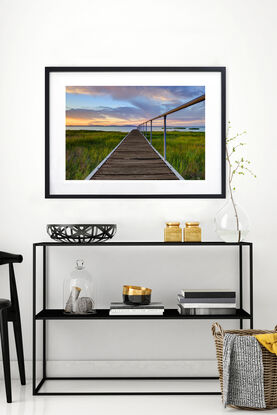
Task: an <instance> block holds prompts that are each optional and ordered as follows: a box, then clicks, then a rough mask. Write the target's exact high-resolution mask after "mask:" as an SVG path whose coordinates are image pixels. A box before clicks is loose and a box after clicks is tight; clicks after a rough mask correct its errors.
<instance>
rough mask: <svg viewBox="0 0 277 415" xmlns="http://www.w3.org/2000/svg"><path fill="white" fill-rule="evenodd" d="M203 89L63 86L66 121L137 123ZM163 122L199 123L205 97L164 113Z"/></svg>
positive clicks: (201, 123) (74, 123) (81, 123)
mask: <svg viewBox="0 0 277 415" xmlns="http://www.w3.org/2000/svg"><path fill="white" fill-rule="evenodd" d="M204 93H205V87H204V86H67V87H66V125H67V126H110V125H119V126H123V125H138V124H140V123H142V122H143V121H147V120H148V119H150V118H153V117H155V116H157V115H160V114H162V113H164V112H166V111H168V110H170V109H172V108H175V107H178V106H179V105H182V104H184V103H186V102H187V101H190V100H192V99H194V98H197V97H199V96H200V95H203V94H204ZM160 123H161V121H160V122H159V121H155V122H154V121H153V126H154V125H159V124H160ZM167 123H168V125H177V126H199V127H200V126H201V127H203V126H204V125H205V101H202V102H200V103H199V104H196V105H193V106H191V107H189V108H186V109H183V110H181V111H178V112H176V113H174V114H172V115H170V116H168V117H167Z"/></svg>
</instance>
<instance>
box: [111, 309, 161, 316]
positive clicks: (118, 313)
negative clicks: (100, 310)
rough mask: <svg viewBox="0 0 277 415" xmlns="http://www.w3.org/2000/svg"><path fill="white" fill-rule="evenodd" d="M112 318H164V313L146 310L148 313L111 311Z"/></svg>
mask: <svg viewBox="0 0 277 415" xmlns="http://www.w3.org/2000/svg"><path fill="white" fill-rule="evenodd" d="M109 314H110V316H162V315H163V311H162V310H160V311H155V310H149V311H148V310H146V311H139V310H132V312H130V311H128V310H110V313H109Z"/></svg>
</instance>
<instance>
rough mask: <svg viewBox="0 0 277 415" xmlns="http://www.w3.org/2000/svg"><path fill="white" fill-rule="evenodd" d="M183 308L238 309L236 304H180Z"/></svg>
mask: <svg viewBox="0 0 277 415" xmlns="http://www.w3.org/2000/svg"><path fill="white" fill-rule="evenodd" d="M180 306H181V307H182V308H236V303H180Z"/></svg>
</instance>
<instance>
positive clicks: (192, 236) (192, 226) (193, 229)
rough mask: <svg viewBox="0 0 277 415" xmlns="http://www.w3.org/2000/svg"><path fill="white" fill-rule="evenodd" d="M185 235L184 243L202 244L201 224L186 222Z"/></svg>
mask: <svg viewBox="0 0 277 415" xmlns="http://www.w3.org/2000/svg"><path fill="white" fill-rule="evenodd" d="M183 233H184V242H201V228H200V226H199V222H186V227H185V228H184V229H183Z"/></svg>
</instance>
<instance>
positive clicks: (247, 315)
mask: <svg viewBox="0 0 277 415" xmlns="http://www.w3.org/2000/svg"><path fill="white" fill-rule="evenodd" d="M53 246H55V247H59V246H63V247H65V246H78V247H80V246H91V247H97V248H99V247H108V246H110V247H111V246H115V247H116V246H183V247H186V246H236V247H238V251H239V299H240V308H239V309H237V312H236V315H231V314H230V315H212V316H209V315H208V316H207V315H205V316H181V315H180V314H178V312H177V310H173V309H166V310H165V313H164V315H163V316H151V317H150V316H109V310H108V309H105V310H99V312H98V313H97V314H95V315H90V316H88V315H83V316H80V315H79V316H77V315H73V316H66V315H64V314H63V313H62V310H49V309H47V308H46V304H47V260H46V258H47V247H53ZM38 247H42V249H43V281H42V288H43V293H42V303H43V309H42V310H41V311H40V312H39V313H37V310H36V290H37V281H36V279H37V278H36V276H37V270H36V268H37V260H36V254H37V248H38ZM243 247H248V248H249V297H250V298H249V312H246V311H245V310H244V309H243ZM69 319H72V320H75V319H82V320H83V319H84V320H93V319H103V320H107V319H109V320H119V319H120V320H128V319H140V320H141V319H147V320H176V319H178V320H190V319H213V320H214V319H229V320H232V319H239V321H240V328H241V329H242V328H243V320H245V319H246V320H249V321H250V328H253V244H252V243H251V242H239V243H237V242H229V243H225V242H191V243H182V242H180V243H179V242H178V243H177V242H176V243H175V242H173V243H166V242H106V243H97V244H96V243H94V244H93V243H90V244H77V243H63V242H62V243H59V242H39V243H34V244H33V395H219V394H220V392H177V391H176V392H174V391H173V392H172V391H170V392H40V389H41V387H42V386H43V384H44V383H45V381H47V380H126V379H127V380H145V379H147V380H213V379H218V377H206V376H204V377H203V376H198V377H166V376H165V377H48V376H47V350H46V343H47V330H46V321H49V320H69ZM37 321H42V324H43V327H42V348H43V350H42V379H41V380H40V381H39V383H38V384H37V381H36V323H37Z"/></svg>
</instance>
